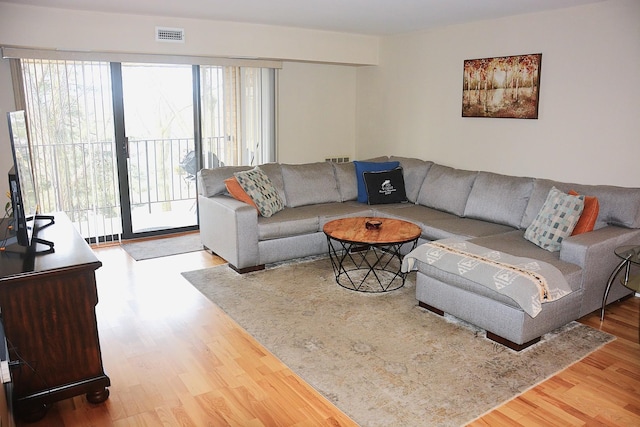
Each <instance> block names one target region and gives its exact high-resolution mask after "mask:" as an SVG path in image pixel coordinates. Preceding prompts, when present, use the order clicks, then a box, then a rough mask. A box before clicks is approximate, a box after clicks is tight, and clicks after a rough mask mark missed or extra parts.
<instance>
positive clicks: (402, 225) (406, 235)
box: [322, 216, 421, 245]
mask: <svg viewBox="0 0 640 427" xmlns="http://www.w3.org/2000/svg"><path fill="white" fill-rule="evenodd" d="M367 221H380V222H381V225H380V227H379V228H378V229H374V230H368V229H367V227H366V226H365V224H366V222H367ZM322 231H324V233H325V234H326V235H327V236H329V237H331V238H332V239H336V240H342V241H346V242H353V243H366V244H371V245H377V244H393V243H403V242H410V241H412V240H415V239H417V238H418V237H420V234H421V230H420V227H418V226H417V225H415V224H413V223H411V222H408V221H403V220H400V219H393V218H378V217H361V216H359V217H353V218H340V219H336V220H333V221H329V222H328V223H326V224H325V226H324V227H323V229H322Z"/></svg>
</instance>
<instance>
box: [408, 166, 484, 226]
mask: <svg viewBox="0 0 640 427" xmlns="http://www.w3.org/2000/svg"><path fill="white" fill-rule="evenodd" d="M477 175H478V172H475V171H466V170H460V169H454V168H450V167H448V166H442V165H438V164H434V165H432V166H431V168H429V172H427V176H426V178H425V179H424V182H423V183H422V187H421V188H420V193H419V194H418V200H417V202H418V203H419V204H421V205H424V206H427V207H430V208H434V209H440V210H443V211H445V212H450V213H452V214H454V215H458V216H463V215H464V209H465V206H466V205H467V199H468V198H469V193H470V192H471V187H472V186H473V181H475V179H476V176H477Z"/></svg>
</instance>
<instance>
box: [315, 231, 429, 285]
mask: <svg viewBox="0 0 640 427" xmlns="http://www.w3.org/2000/svg"><path fill="white" fill-rule="evenodd" d="M417 243H418V240H417V239H416V240H414V241H412V242H409V243H406V242H404V243H394V244H377V245H371V244H363V243H354V242H346V241H342V240H336V239H333V238H331V237H329V236H327V244H328V246H329V258H330V259H331V266H332V267H333V272H334V274H335V277H336V282H337V283H338V284H339V285H340V286H342V287H343V288H345V289H349V290H352V291H358V292H370V293H380V292H389V291H395V290H396V289H400V288H401V287H403V286H404V283H405V279H406V273H402V271H401V270H400V267H401V265H402V255H401V254H400V251H401V249H402V247H403V246H404V245H405V244H408V245H411V249H410V250H413V249H414V248H415V247H416V245H417Z"/></svg>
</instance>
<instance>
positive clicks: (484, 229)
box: [422, 215, 513, 240]
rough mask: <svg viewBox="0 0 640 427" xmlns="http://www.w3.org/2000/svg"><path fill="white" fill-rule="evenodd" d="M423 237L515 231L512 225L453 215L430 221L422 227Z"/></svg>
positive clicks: (487, 234)
mask: <svg viewBox="0 0 640 427" xmlns="http://www.w3.org/2000/svg"><path fill="white" fill-rule="evenodd" d="M422 228H423V229H424V234H423V237H424V238H426V239H428V240H438V239H447V238H449V237H464V238H472V237H480V236H491V235H494V234H501V233H506V232H509V231H513V228H512V227H509V226H508V225H504V224H497V223H495V222H489V221H483V220H481V219H473V218H460V217H459V216H457V215H451V217H449V218H441V219H435V220H433V221H429V222H427V223H426V224H424V226H423V227H422Z"/></svg>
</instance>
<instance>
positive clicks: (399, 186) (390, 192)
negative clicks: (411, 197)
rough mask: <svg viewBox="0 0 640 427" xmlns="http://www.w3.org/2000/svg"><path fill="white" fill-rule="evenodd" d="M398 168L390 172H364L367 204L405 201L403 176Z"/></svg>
mask: <svg viewBox="0 0 640 427" xmlns="http://www.w3.org/2000/svg"><path fill="white" fill-rule="evenodd" d="M402 173H403V171H402V168H401V167H400V166H398V167H397V168H395V169H393V170H390V171H379V172H364V173H363V176H364V184H365V186H366V187H367V197H368V203H369V204H370V205H379V204H385V203H402V202H406V201H407V193H406V190H405V188H404V176H403V174H402Z"/></svg>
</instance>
